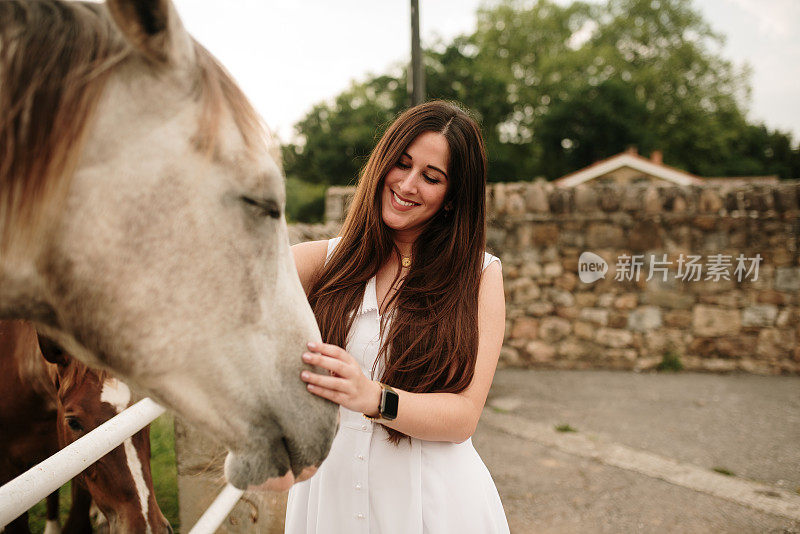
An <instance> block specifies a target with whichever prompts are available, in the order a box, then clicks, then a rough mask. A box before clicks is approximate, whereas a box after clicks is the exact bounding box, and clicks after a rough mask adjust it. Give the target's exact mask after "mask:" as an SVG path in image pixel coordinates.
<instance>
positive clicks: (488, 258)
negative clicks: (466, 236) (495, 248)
mask: <svg viewBox="0 0 800 534" xmlns="http://www.w3.org/2000/svg"><path fill="white" fill-rule="evenodd" d="M495 261H496V262H497V264H498V265H500V267H501V268H502V266H503V264H502V263H500V258H498V257H497V256H494V255H492V254H489V253H488V252H485V251H484V253H483V267H482V270H484V271H485V270H486V268H487V267H488V266H489V265H491V264H492V262H495Z"/></svg>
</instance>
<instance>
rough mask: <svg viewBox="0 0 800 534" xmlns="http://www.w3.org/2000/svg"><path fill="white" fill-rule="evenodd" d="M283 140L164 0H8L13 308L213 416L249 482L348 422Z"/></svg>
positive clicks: (284, 477) (3, 199) (169, 400)
mask: <svg viewBox="0 0 800 534" xmlns="http://www.w3.org/2000/svg"><path fill="white" fill-rule="evenodd" d="M220 9H224V7H222V6H221V7H220ZM266 63H267V62H266V61H265V64H264V65H261V64H257V63H255V64H254V65H253V68H268V67H267V66H266ZM286 82H287V80H284V79H282V78H281V77H280V75H279V73H275V83H286ZM270 147H272V148H270ZM274 147H275V144H274V143H273V142H272V141H271V140H270V138H269V137H268V135H267V134H266V132H265V129H264V128H263V127H262V125H261V122H260V119H259V118H258V116H257V114H256V113H255V112H254V110H253V108H252V106H251V105H250V104H249V102H248V101H247V99H246V98H245V97H244V95H243V94H242V92H241V90H240V89H239V88H238V87H237V86H236V84H235V83H234V82H233V80H232V79H231V78H230V76H229V75H228V74H227V73H226V72H225V70H224V69H223V68H222V67H221V66H220V65H219V64H218V63H217V62H216V60H215V59H214V58H213V57H212V56H211V55H210V54H209V53H208V52H207V51H206V50H205V49H204V48H203V47H202V46H200V45H199V44H198V43H197V42H196V41H194V40H193V39H192V38H191V37H190V36H189V34H188V33H187V32H186V31H185V30H184V28H183V26H182V24H181V21H180V19H179V18H178V15H177V12H176V11H175V9H174V7H173V6H172V4H171V3H170V2H169V0H140V1H136V0H108V1H107V3H106V4H94V3H81V2H58V1H56V0H37V1H28V0H3V1H0V318H8V319H27V320H30V321H33V322H34V323H35V325H36V328H37V330H39V331H40V332H43V333H44V334H45V335H47V336H48V337H49V338H51V339H53V340H55V341H56V342H57V343H58V344H59V345H60V346H61V347H63V348H64V349H65V350H66V351H67V352H69V353H70V354H72V355H74V356H75V357H76V358H77V359H79V360H81V361H82V362H84V363H86V364H88V365H90V366H92V367H96V368H106V369H110V370H111V371H112V372H113V373H114V375H115V376H118V377H119V378H120V379H121V380H124V381H125V383H127V384H129V385H131V386H132V387H134V388H136V390H137V391H138V392H140V393H142V394H145V395H149V396H151V397H153V398H154V399H155V400H156V401H157V402H159V403H161V404H163V405H165V406H166V407H168V408H170V409H172V410H174V411H176V412H177V413H178V414H179V415H181V416H182V417H183V418H184V419H185V420H188V421H189V422H190V423H193V424H194V425H195V426H197V427H199V428H200V429H204V430H205V431H206V433H208V434H209V435H211V436H212V437H213V438H215V439H216V440H217V441H219V442H221V443H222V444H223V445H224V446H226V447H227V449H228V450H229V451H230V454H229V455H228V458H227V461H226V464H225V466H226V477H227V479H228V481H230V482H231V483H233V484H234V485H235V486H237V487H240V488H246V487H247V486H248V485H250V484H261V483H262V482H264V481H265V480H268V479H274V478H278V477H281V478H280V480H279V481H278V482H279V484H278V486H281V487H282V488H285V487H287V486H286V484H290V483H291V482H292V481H294V480H295V477H297V476H301V473H303V472H304V471H305V476H309V473H310V472H311V471H312V469H305V468H307V467H311V466H316V465H319V464H320V463H321V461H322V460H323V459H324V458H325V456H326V455H327V453H328V450H329V448H330V445H331V442H332V440H333V436H334V434H335V431H336V424H337V422H336V413H337V411H336V406H335V405H334V404H333V403H331V402H328V401H325V400H323V399H321V398H319V397H317V396H314V395H311V394H309V393H308V392H307V391H306V388H305V385H304V384H303V382H302V381H301V380H300V379H299V373H300V371H301V369H302V367H303V364H302V362H301V360H300V358H299V356H300V355H301V354H302V352H303V351H304V350H305V348H306V343H307V342H308V341H319V340H320V335H319V330H318V329H317V326H316V322H315V320H314V316H313V314H312V312H311V309H310V307H309V305H308V302H307V301H306V299H305V295H304V293H303V290H302V287H301V286H300V282H299V279H298V277H297V272H296V270H295V267H294V264H293V260H292V256H291V253H290V251H289V243H288V236H287V228H286V223H285V220H284V218H283V208H284V200H285V199H284V197H285V192H284V180H283V176H282V172H281V170H280V167H279V160H278V158H277V156H276V150H275V148H274Z"/></svg>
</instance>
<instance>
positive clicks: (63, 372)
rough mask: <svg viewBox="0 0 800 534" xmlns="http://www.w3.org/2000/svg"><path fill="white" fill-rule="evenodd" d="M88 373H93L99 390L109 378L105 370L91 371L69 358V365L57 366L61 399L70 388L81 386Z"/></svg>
mask: <svg viewBox="0 0 800 534" xmlns="http://www.w3.org/2000/svg"><path fill="white" fill-rule="evenodd" d="M89 373H93V374H94V375H95V376H97V381H98V383H99V384H100V387H101V388H102V385H103V383H104V382H105V380H106V379H107V378H108V377H109V376H111V375H109V374H108V372H107V371H105V370H102V369H91V368H90V367H89V366H87V365H85V364H84V363H82V362H80V361H78V360H76V359H75V358H72V357H70V359H69V363H68V364H67V365H66V366H59V368H58V392H59V395H61V396H62V397H63V396H65V395H67V394H68V393H69V391H70V390H71V389H72V388H74V387H75V386H77V385H79V384H82V383H83V382H84V380H85V379H86V375H88V374H89Z"/></svg>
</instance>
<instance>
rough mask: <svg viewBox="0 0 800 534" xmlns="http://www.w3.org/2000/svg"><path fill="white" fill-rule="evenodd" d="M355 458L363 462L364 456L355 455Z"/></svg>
mask: <svg viewBox="0 0 800 534" xmlns="http://www.w3.org/2000/svg"><path fill="white" fill-rule="evenodd" d="M356 458H358V459H359V460H363V459H364V455H363V454H356Z"/></svg>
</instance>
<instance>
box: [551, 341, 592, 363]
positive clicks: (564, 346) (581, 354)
mask: <svg viewBox="0 0 800 534" xmlns="http://www.w3.org/2000/svg"><path fill="white" fill-rule="evenodd" d="M556 350H557V353H558V355H559V357H561V358H564V359H567V360H583V359H586V358H587V357H590V356H592V355H593V354H594V350H593V348H592V347H591V346H590V345H589V344H588V343H581V342H579V341H574V340H567V341H564V342H562V343H560V344H559V345H558V348H557V349H556Z"/></svg>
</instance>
